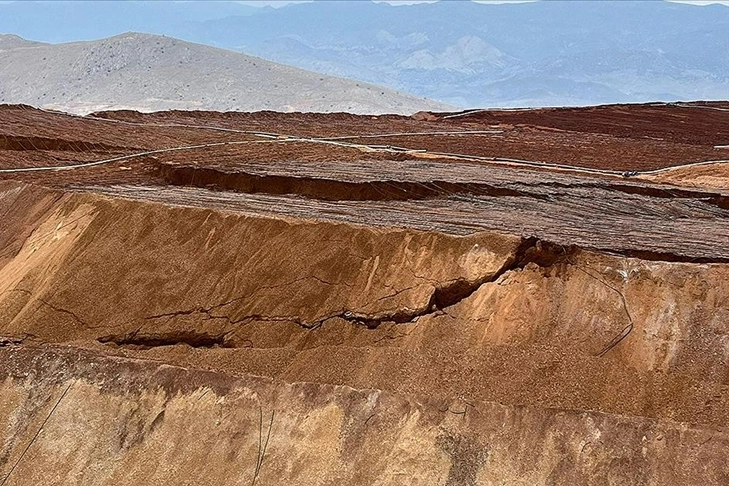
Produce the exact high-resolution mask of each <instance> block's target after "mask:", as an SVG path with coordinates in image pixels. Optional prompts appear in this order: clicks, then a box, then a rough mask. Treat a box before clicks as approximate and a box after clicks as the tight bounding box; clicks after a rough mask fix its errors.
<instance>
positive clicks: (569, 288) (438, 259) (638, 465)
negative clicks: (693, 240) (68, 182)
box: [0, 182, 729, 485]
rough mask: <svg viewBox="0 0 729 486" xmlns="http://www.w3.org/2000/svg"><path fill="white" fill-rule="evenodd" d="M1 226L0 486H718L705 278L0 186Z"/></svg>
mask: <svg viewBox="0 0 729 486" xmlns="http://www.w3.org/2000/svg"><path fill="white" fill-rule="evenodd" d="M0 214H3V215H5V220H4V221H6V224H4V225H3V226H2V227H1V228H0V248H2V250H0V336H3V338H2V339H3V341H2V342H3V344H4V345H3V347H2V349H0V353H2V355H3V357H2V360H1V362H0V375H1V376H2V379H3V380H4V381H2V397H3V399H2V403H1V405H0V415H1V416H2V420H0V423H5V424H6V425H5V428H4V429H3V432H2V436H1V437H0V444H3V445H2V449H0V450H2V453H1V454H0V474H2V476H0V477H4V478H5V481H6V483H7V484H8V485H10V484H41V483H42V484H61V483H65V484H69V483H74V484H113V483H118V482H119V481H120V480H121V481H123V482H126V483H134V484H185V483H187V484H220V483H225V484H239V483H240V484H250V483H252V482H255V484H279V483H280V482H281V481H282V480H285V481H287V482H290V483H292V484H449V485H456V484H458V485H460V484H565V483H567V482H572V483H578V484H725V483H726V481H728V480H729V469H728V467H727V465H726V461H725V456H726V451H727V450H729V449H728V447H729V443H728V441H729V438H728V437H727V434H726V431H725V426H726V424H727V423H729V307H728V306H727V305H726V300H727V297H729V283H727V282H729V279H728V278H727V277H729V265H727V264H726V263H711V262H705V263H691V262H685V261H683V262H676V261H668V260H670V258H666V259H665V260H661V259H659V258H654V259H652V260H641V259H636V258H627V257H624V256H621V255H616V254H611V253H609V252H604V251H603V252H598V251H590V250H587V249H583V248H577V247H567V246H562V245H556V244H553V243H549V242H546V241H540V240H537V239H534V238H521V237H515V236H506V235H500V234H496V233H474V234H471V235H468V236H456V235H450V234H447V233H444V232H440V231H430V232H426V231H418V230H410V229H389V228H375V227H368V226H362V225H358V224H356V223H354V222H353V223H346V224H345V223H333V222H323V221H315V220H306V219H294V218H286V217H267V216H265V215H261V214H255V213H249V214H246V213H245V212H241V211H225V210H219V209H204V208H194V207H183V206H175V205H170V204H160V203H153V202H148V201H141V200H127V199H121V198H113V197H105V196H100V195H98V194H94V193H90V192H73V191H71V192H69V191H58V190H50V189H43V188H39V187H36V186H31V185H25V184H21V183H16V182H3V183H0ZM682 260H686V258H682ZM69 346H70V347H69ZM203 370H207V371H203ZM253 375H255V376H258V377H260V378H253V377H252V376H253ZM172 444H174V447H173V446H172ZM264 444H268V445H267V447H266V446H264Z"/></svg>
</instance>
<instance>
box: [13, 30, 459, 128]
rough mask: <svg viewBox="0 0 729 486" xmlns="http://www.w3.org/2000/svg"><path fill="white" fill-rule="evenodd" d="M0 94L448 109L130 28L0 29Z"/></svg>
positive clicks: (59, 101)
mask: <svg viewBox="0 0 729 486" xmlns="http://www.w3.org/2000/svg"><path fill="white" fill-rule="evenodd" d="M0 103H25V104H30V105H33V106H40V107H45V108H53V109H60V110H64V111H69V112H74V113H89V112H92V111H98V110H105V109H122V108H127V109H135V110H142V111H156V110H168V109H186V110H190V109H199V110H216V111H259V110H275V111H315V112H337V111H346V112H350V113H367V114H379V113H402V114H412V113H414V112H416V111H420V110H443V109H448V108H449V107H448V106H446V105H443V104H441V103H436V102H433V101H429V100H425V99H422V98H416V97H413V96H409V95H406V94H403V93H398V92H395V91H392V90H389V89H386V88H382V87H379V86H374V85H371V84H367V83H362V82H356V81H352V80H348V79H342V78H337V77H333V76H326V75H323V74H318V73H314V72H310V71H304V70H302V69H298V68H293V67H290V66H284V65H281V64H276V63H273V62H270V61H265V60H263V59H259V58H256V57H251V56H246V55H244V54H241V53H239V52H235V51H229V50H224V49H219V48H215V47H210V46H205V45H200V44H193V43H189V42H184V41H180V40H177V39H173V38H170V37H162V36H156V35H150V34H135V33H129V34H122V35H119V36H115V37H111V38H108V39H103V40H99V41H89V42H74V43H66V44H43V43H38V42H29V41H26V40H24V39H22V38H20V37H17V36H13V35H0Z"/></svg>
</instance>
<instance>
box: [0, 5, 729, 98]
mask: <svg viewBox="0 0 729 486" xmlns="http://www.w3.org/2000/svg"><path fill="white" fill-rule="evenodd" d="M90 19H101V21H99V22H92V21H90ZM135 19H137V20H135ZM138 19H143V20H138ZM131 28H133V29H135V30H145V31H148V32H154V33H159V34H166V35H172V36H175V37H180V38H183V39H186V40H190V41H195V42H200V43H204V44H210V45H215V46H219V47H225V48H229V49H235V50H239V51H241V52H245V53H247V54H252V55H256V56H260V57H263V58H266V59H270V60H273V61H276V62H281V63H285V64H290V65H294V66H298V67H301V68H305V69H310V70H314V71H319V72H323V73H326V74H330V75H336V76H343V77H347V78H353V79H359V80H362V81H366V82H371V83H375V84H379V85H384V86H388V87H391V88H393V89H398V90H402V91H406V92H410V93H415V94H417V95H419V96H424V97H428V98H433V99H438V100H441V101H443V102H446V103H449V104H454V105H459V106H463V107H476V106H478V107H482V106H483V107H487V106H489V107H499V106H541V105H581V104H597V103H610V102H642V101H657V100H663V101H674V100H692V99H727V98H729V7H727V6H724V5H709V6H695V5H686V4H679V3H669V2H664V1H660V0H653V1H640V2H635V1H624V0H621V1H597V0H592V1H554V0H549V1H548V0H542V1H537V2H531V3H515V4H477V3H473V2H468V1H440V2H437V3H432V4H416V5H407V6H403V5H400V6H393V5H389V4H385V3H373V2H369V1H351V0H350V1H342V2H337V1H317V2H313V3H305V4H295V5H289V6H287V7H284V8H279V9H272V8H253V7H248V6H245V5H241V4H237V3H234V2H71V3H69V4H65V3H61V2H49V3H37V2H27V1H26V2H15V3H8V4H0V31H6V32H13V33H17V34H21V35H24V36H25V37H27V38H30V39H34V40H44V41H54V42H56V41H63V40H72V39H79V38H95V37H100V36H105V35H112V34H115V33H118V31H120V30H119V29H123V30H129V29H131Z"/></svg>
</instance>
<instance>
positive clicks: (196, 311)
mask: <svg viewBox="0 0 729 486" xmlns="http://www.w3.org/2000/svg"><path fill="white" fill-rule="evenodd" d="M575 251H577V250H576V248H566V247H563V246H559V245H554V244H551V243H547V242H544V241H540V240H538V239H536V238H533V237H530V238H522V241H521V243H520V244H519V245H518V247H517V248H516V250H515V251H514V252H513V253H512V254H511V256H510V257H509V258H508V259H507V260H506V261H505V262H504V264H503V265H502V266H501V267H500V268H499V269H498V270H497V271H495V272H493V273H488V274H486V275H484V276H483V277H481V278H478V279H475V280H466V279H461V278H459V279H454V280H452V281H449V282H446V283H442V284H436V285H434V288H433V292H432V293H431V295H430V297H429V299H428V300H427V301H425V302H424V303H423V304H422V305H420V306H418V307H416V308H409V307H402V308H398V309H395V310H390V311H383V312H376V313H362V312H358V311H356V310H351V309H345V310H342V311H339V312H335V313H332V314H328V315H326V316H322V317H319V318H317V319H314V320H311V321H306V320H303V319H301V318H300V317H298V316H265V315H259V314H255V315H246V316H243V317H239V318H235V319H234V318H233V317H231V316H230V315H228V314H225V313H222V312H219V313H218V312H217V311H219V310H220V309H223V308H224V307H226V306H227V305H229V304H230V303H232V302H235V301H239V300H242V299H243V298H238V299H233V300H229V301H226V302H224V303H221V304H216V305H213V306H210V307H196V308H192V309H185V310H179V311H173V312H167V313H164V314H158V315H154V316H149V317H148V319H149V320H157V319H175V318H177V317H184V316H194V315H200V316H201V317H202V318H203V320H213V319H222V320H225V321H226V324H227V326H226V330H225V331H224V332H219V333H216V334H209V333H207V332H196V331H191V330H184V331H164V332H159V331H154V330H149V331H145V332H142V331H141V329H142V328H141V327H140V328H139V329H137V330H136V331H134V332H131V333H125V334H120V335H107V336H103V337H100V338H98V339H97V341H99V342H101V343H106V344H109V343H113V344H116V345H118V346H136V347H146V348H151V347H156V346H170V345H174V344H187V345H189V346H192V347H197V348H200V347H239V346H238V345H236V343H235V341H234V340H233V339H229V338H230V337H231V335H232V334H233V333H234V331H235V330H236V329H237V328H238V327H237V326H239V325H241V324H246V323H248V322H253V321H264V322H265V321H272V322H289V323H294V324H296V325H298V326H300V327H302V328H305V329H308V330H314V329H318V328H319V327H321V326H322V325H323V324H324V323H325V322H326V321H329V320H331V319H336V318H339V319H342V320H344V321H347V322H350V323H352V324H354V325H358V326H365V327H366V328H368V329H377V328H378V327H380V326H381V325H382V324H384V323H395V324H406V323H414V322H416V321H417V320H418V319H420V318H422V317H426V316H429V315H433V314H436V313H438V312H442V311H444V310H446V309H447V308H449V307H452V306H454V305H457V304H458V303H460V302H462V301H463V300H465V299H467V298H469V297H470V296H471V295H473V294H474V292H476V291H477V290H478V289H480V288H481V287H482V286H483V285H485V284H488V283H493V282H497V281H498V280H499V279H501V278H502V277H503V276H504V275H505V274H507V273H508V272H512V271H514V270H519V269H523V268H524V267H525V266H526V265H527V264H529V263H534V264H536V265H538V266H540V267H549V266H552V265H554V264H556V263H559V262H567V261H569V258H570V256H571V255H572V254H573V253H574V252H575ZM246 347H249V346H248V344H246Z"/></svg>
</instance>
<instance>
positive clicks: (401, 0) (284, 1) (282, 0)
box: [238, 0, 729, 7]
mask: <svg viewBox="0 0 729 486" xmlns="http://www.w3.org/2000/svg"><path fill="white" fill-rule="evenodd" d="M309 1H312V0H298V1H291V0H248V1H239V2H238V3H243V4H246V5H254V6H264V5H271V6H273V7H282V6H284V5H288V4H290V3H307V2H309ZM375 1H377V0H375ZM381 1H382V2H385V3H390V4H412V3H425V2H433V1H437V0H381ZM474 1H476V2H477V3H524V2H530V1H538V0H474ZM669 1H673V2H676V3H690V4H692V5H711V4H714V3H720V4H723V5H727V6H729V0H669Z"/></svg>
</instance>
